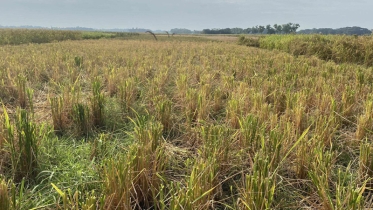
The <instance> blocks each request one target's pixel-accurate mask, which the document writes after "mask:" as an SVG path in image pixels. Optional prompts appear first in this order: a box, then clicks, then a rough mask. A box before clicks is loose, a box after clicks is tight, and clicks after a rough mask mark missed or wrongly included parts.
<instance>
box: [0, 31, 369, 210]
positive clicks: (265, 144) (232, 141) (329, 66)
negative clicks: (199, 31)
mask: <svg viewBox="0 0 373 210" xmlns="http://www.w3.org/2000/svg"><path fill="white" fill-rule="evenodd" d="M144 37H146V38H144ZM270 37H271V36H269V38H270ZM158 38H159V41H155V40H154V39H153V38H152V37H151V35H143V34H142V35H139V36H136V38H131V39H120V38H114V39H111V38H110V39H109V38H105V37H104V38H103V39H97V40H92V39H89V40H66V41H60V42H52V43H45V44H34V43H28V44H21V45H2V46H0V82H1V84H0V103H1V107H0V209H4V210H7V209H84V210H93V209H123V210H127V209H162V210H168V209H170V210H179V209H180V210H181V209H186V210H189V209H190V210H192V209H193V210H194V209H201V210H202V209H303V208H304V209H327V210H332V209H365V208H372V206H373V203H372V199H373V197H372V193H371V192H372V188H371V187H372V186H373V181H372V177H373V161H372V160H373V159H372V158H373V143H372V140H373V135H372V132H373V110H372V108H373V94H372V90H373V71H372V70H373V69H372V67H369V65H359V64H360V63H359V64H354V63H351V62H333V61H332V60H329V61H325V60H322V59H319V58H318V57H317V56H309V55H306V56H304V55H293V54H290V53H286V52H282V51H278V50H268V49H260V48H254V47H247V46H241V45H238V44H237V43H235V42H231V41H228V42H225V41H223V42H220V41H216V40H211V38H210V39H206V38H204V37H203V36H202V37H182V36H174V37H171V38H168V37H167V36H159V37H158Z"/></svg>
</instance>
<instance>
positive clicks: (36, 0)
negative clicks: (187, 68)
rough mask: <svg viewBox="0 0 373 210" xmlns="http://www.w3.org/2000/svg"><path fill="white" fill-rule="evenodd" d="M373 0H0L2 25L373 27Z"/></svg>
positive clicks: (157, 27) (201, 27) (167, 27)
mask: <svg viewBox="0 0 373 210" xmlns="http://www.w3.org/2000/svg"><path fill="white" fill-rule="evenodd" d="M372 20H373V0H246V1H244V0H157V1H155V0H152V1H151V0H0V25H3V26H10V25H12V26H21V25H34V26H45V27H51V26H53V27H70V26H71V27H75V26H81V27H92V28H103V29H105V28H106V29H108V28H133V27H134V28H136V27H138V28H148V29H152V30H155V29H162V30H169V29H172V28H188V29H196V30H201V29H204V28H227V27H229V28H232V27H242V28H247V27H252V26H256V25H267V24H271V25H273V24H275V23H278V24H283V23H288V22H292V23H299V24H300V25H301V28H302V29H305V28H322V27H328V28H338V27H345V26H361V27H365V28H369V29H373V21H372Z"/></svg>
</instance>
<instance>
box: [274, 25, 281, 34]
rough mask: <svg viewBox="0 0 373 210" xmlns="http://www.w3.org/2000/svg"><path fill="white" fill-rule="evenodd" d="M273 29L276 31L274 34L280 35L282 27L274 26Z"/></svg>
mask: <svg viewBox="0 0 373 210" xmlns="http://www.w3.org/2000/svg"><path fill="white" fill-rule="evenodd" d="M273 27H274V28H275V29H276V34H281V33H282V25H277V24H274V25H273Z"/></svg>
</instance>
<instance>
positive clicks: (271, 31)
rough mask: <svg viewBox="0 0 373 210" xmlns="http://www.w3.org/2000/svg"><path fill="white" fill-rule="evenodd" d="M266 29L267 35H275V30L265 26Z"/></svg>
mask: <svg viewBox="0 0 373 210" xmlns="http://www.w3.org/2000/svg"><path fill="white" fill-rule="evenodd" d="M266 29H267V34H275V33H276V30H275V29H274V28H272V26H271V25H269V24H268V25H267V26H266Z"/></svg>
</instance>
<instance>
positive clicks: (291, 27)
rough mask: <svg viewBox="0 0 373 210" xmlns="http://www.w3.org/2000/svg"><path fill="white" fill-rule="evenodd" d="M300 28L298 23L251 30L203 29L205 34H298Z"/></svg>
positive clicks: (256, 27)
mask: <svg viewBox="0 0 373 210" xmlns="http://www.w3.org/2000/svg"><path fill="white" fill-rule="evenodd" d="M299 27H300V25H299V24H298V23H287V24H281V25H279V24H274V25H273V26H271V25H266V26H261V25H259V26H254V27H251V28H246V29H243V28H224V29H203V30H202V33H203V34H291V33H296V31H297V29H298V28H299Z"/></svg>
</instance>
